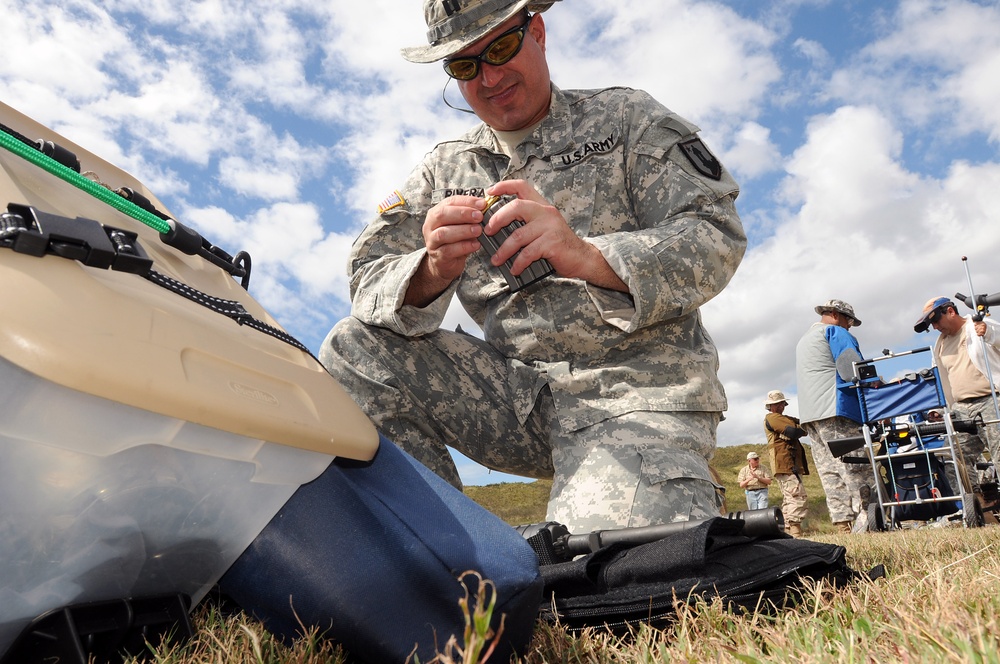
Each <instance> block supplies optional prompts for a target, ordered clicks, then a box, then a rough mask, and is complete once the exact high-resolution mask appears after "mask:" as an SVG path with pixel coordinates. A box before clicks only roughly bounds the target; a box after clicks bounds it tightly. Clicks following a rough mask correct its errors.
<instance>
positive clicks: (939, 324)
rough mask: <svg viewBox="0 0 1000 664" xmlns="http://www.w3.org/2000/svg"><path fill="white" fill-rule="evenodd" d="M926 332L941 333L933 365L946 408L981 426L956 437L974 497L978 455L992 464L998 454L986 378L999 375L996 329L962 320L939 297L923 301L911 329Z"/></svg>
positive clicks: (988, 322) (999, 441)
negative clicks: (996, 372) (985, 454)
mask: <svg viewBox="0 0 1000 664" xmlns="http://www.w3.org/2000/svg"><path fill="white" fill-rule="evenodd" d="M928 326H930V327H933V328H934V329H935V330H937V331H938V332H940V333H941V336H939V337H938V339H937V342H935V344H934V363H935V364H936V365H937V367H938V373H939V374H940V376H941V387H942V389H943V390H944V396H945V399H946V401H947V402H948V406H949V407H950V408H951V411H952V413H954V414H955V415H956V417H959V418H962V419H974V420H976V421H977V422H978V423H979V424H978V427H977V432H976V433H975V434H965V433H958V434H957V439H958V443H959V447H960V448H961V450H962V456H963V459H964V461H965V467H966V472H967V473H968V476H969V480H970V482H971V484H972V489H973V491H974V492H975V493H977V494H978V493H979V492H980V491H979V474H978V472H977V471H976V462H977V461H978V460H979V455H980V454H982V452H983V450H984V449H987V448H988V449H989V453H990V458H991V459H994V460H995V459H997V456H998V454H1000V429H998V427H997V423H996V420H997V413H996V410H997V409H996V405H995V401H994V397H995V390H996V388H995V386H992V385H990V380H989V379H988V378H987V375H988V374H990V373H992V372H991V371H990V367H993V368H996V369H1000V363H998V358H1000V350H998V347H1000V324H998V323H996V322H995V321H993V320H992V319H983V320H978V321H977V320H974V319H973V317H972V316H961V315H959V313H958V309H957V308H956V306H955V303H954V302H952V301H951V300H950V299H948V298H946V297H937V298H933V299H931V300H928V301H927V303H926V304H925V305H924V308H923V311H922V313H921V316H920V318H919V319H918V320H917V323H916V324H915V325H914V326H913V329H914V330H915V331H917V332H924V331H926V330H927V328H928ZM984 341H985V343H983V342H984ZM993 378H994V380H995V379H996V378H997V376H996V375H994V376H993ZM984 422H986V423H984Z"/></svg>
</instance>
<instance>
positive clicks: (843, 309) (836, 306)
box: [813, 300, 861, 327]
mask: <svg viewBox="0 0 1000 664" xmlns="http://www.w3.org/2000/svg"><path fill="white" fill-rule="evenodd" d="M813 310H814V311H815V312H816V313H818V314H819V315H820V316H822V315H823V312H824V311H839V312H840V313H842V314H844V315H845V316H847V317H848V318H850V319H851V320H853V321H854V327H859V326H860V325H861V319H860V318H858V317H857V316H855V315H854V307H852V306H851V305H849V304H848V303H846V302H844V301H843V300H827V301H826V304H817V305H816V307H815V308H814V309H813Z"/></svg>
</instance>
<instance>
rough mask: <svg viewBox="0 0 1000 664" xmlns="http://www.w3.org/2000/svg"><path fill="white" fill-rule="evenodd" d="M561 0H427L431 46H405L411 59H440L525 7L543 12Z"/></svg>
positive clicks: (403, 50) (404, 52)
mask: <svg viewBox="0 0 1000 664" xmlns="http://www.w3.org/2000/svg"><path fill="white" fill-rule="evenodd" d="M556 2H558V0H541V1H539V0H424V20H425V21H426V22H427V42H428V44H429V45H428V46H413V47H410V48H404V49H402V53H403V57H404V58H406V59H407V60H409V61H410V62H419V63H427V62H436V61H438V60H443V59H444V58H447V57H448V56H451V55H454V54H456V53H458V52H459V51H461V50H463V49H465V48H467V47H468V46H469V45H471V44H475V43H476V42H477V41H479V40H480V39H482V38H483V37H484V36H485V35H487V34H489V33H490V32H492V31H493V30H494V29H496V27H497V26H499V25H500V24H501V23H503V22H504V21H506V20H507V19H509V18H510V17H511V16H513V15H515V14H516V13H518V12H519V11H521V10H522V9H524V8H525V7H527V8H528V11H531V12H543V11H545V10H546V9H548V8H549V7H551V6H552V5H554V4H555V3H556Z"/></svg>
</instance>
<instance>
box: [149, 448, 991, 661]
mask: <svg viewBox="0 0 1000 664" xmlns="http://www.w3.org/2000/svg"><path fill="white" fill-rule="evenodd" d="M750 449H756V451H758V452H761V449H760V448H756V447H751V446H741V447H736V448H722V449H720V450H719V454H718V456H717V457H716V459H715V461H714V465H715V467H716V469H717V470H718V472H719V474H720V476H721V477H722V480H723V483H724V484H726V486H727V489H728V493H729V495H730V497H731V498H730V505H729V506H728V507H729V509H730V510H733V509H742V508H743V507H744V505H745V503H743V500H742V498H743V497H742V492H740V491H739V489H738V487H735V477H736V472H738V470H739V468H740V466H742V464H743V463H744V461H745V457H746V453H747V451H749V450H750ZM814 485H815V486H814ZM734 487H735V488H734ZM807 490H808V492H809V494H810V496H811V497H812V498H811V501H810V515H811V516H810V519H809V520H808V521H807V522H806V534H807V536H808V537H810V538H811V539H815V540H817V541H824V542H833V543H837V544H841V545H843V546H845V547H846V548H847V551H848V563H849V564H850V565H851V566H852V567H853V568H854V569H857V570H862V571H864V570H868V569H870V568H871V567H873V566H875V565H877V564H884V565H885V566H886V568H887V570H888V575H887V577H886V578H883V579H879V580H877V581H873V582H863V583H857V584H854V585H852V586H850V587H848V588H846V589H841V590H837V591H833V590H831V589H830V588H828V587H825V586H823V585H813V586H812V587H811V589H810V592H809V593H808V594H807V596H806V599H805V601H804V602H803V603H802V604H801V605H799V606H798V607H796V608H794V609H790V610H787V611H783V612H781V613H779V614H777V615H774V616H765V615H759V614H758V615H748V616H741V615H735V614H731V613H728V612H726V611H724V610H723V609H722V607H721V604H719V603H718V602H715V603H711V604H705V603H701V604H700V605H696V606H692V607H681V608H680V609H678V612H677V619H676V621H675V622H674V624H673V625H672V626H671V627H669V628H666V629H663V630H655V629H649V628H646V627H643V628H640V629H638V630H636V632H635V633H634V634H633V635H632V636H631V638H628V639H618V638H615V637H612V636H610V635H608V634H607V633H605V632H602V631H599V630H588V631H584V632H582V633H575V634H573V635H570V634H569V633H568V632H567V631H566V630H564V629H563V628H561V627H559V626H552V625H546V624H541V623H540V624H539V625H538V626H537V628H536V631H535V635H534V639H533V641H532V643H531V645H530V646H529V650H528V652H527V653H526V655H525V657H524V658H522V659H521V660H520V662H521V664H549V663H551V662H559V663H565V664H577V663H579V664H585V663H586V664H591V663H593V664H598V663H605V662H606V663H608V664H611V663H614V664H621V663H622V662H639V663H647V662H648V663H654V662H655V663H660V662H662V663H667V662H716V661H721V662H743V663H751V662H850V663H853V662H858V663H860V662H914V663H916V662H921V663H922V662H976V663H979V662H982V663H991V662H997V663H998V664H1000V618H998V616H1000V527H986V528H975V529H963V528H926V529H920V530H900V531H895V532H890V533H868V534H864V535H838V534H834V533H833V529H832V527H830V526H829V519H828V518H827V516H826V511H825V506H824V505H823V498H822V491H821V489H820V487H819V481H818V479H817V478H816V476H815V475H813V476H810V477H809V478H808V481H807ZM467 491H468V493H469V495H470V496H472V497H473V498H474V499H475V500H477V501H478V502H480V503H481V504H483V505H484V506H486V507H487V508H488V509H491V510H492V511H494V512H495V513H497V514H499V515H500V516H501V517H502V518H504V519H505V520H507V521H508V522H509V523H512V524H520V523H529V522H535V521H540V520H542V519H543V517H544V502H545V499H546V496H547V493H548V485H547V483H546V482H534V483H531V484H526V485H521V484H517V485H515V484H504V485H494V486H490V487H469V488H468V490H467ZM771 498H772V504H778V503H779V501H780V493H779V492H778V491H777V490H773V491H772V492H771ZM734 503H735V504H734ZM194 621H195V625H196V634H195V636H194V637H193V638H192V639H191V640H190V641H189V642H188V643H186V644H184V645H183V646H182V647H175V648H168V647H163V648H161V649H159V650H157V651H156V653H155V657H154V661H156V662H158V663H159V664H196V663H197V664H201V663H203V662H212V663H214V662H219V663H226V664H229V663H242V662H247V663H254V664H262V663H265V662H267V663H275V664H285V663H289V664H291V663H295V664H341V663H342V662H347V661H349V660H348V659H347V658H346V657H345V655H344V653H343V652H341V651H340V650H339V649H338V648H337V647H336V646H334V645H331V644H330V643H328V642H326V641H323V640H322V639H320V638H319V637H318V636H317V635H316V633H315V632H313V633H309V634H307V635H306V636H304V637H303V638H300V639H299V640H298V641H297V642H296V643H295V644H293V645H292V646H291V647H288V646H285V645H282V644H280V643H278V642H276V641H274V640H273V639H272V638H271V637H270V636H269V635H268V634H267V632H266V631H264V630H263V628H262V627H261V626H260V625H259V624H258V623H256V622H254V621H253V620H250V619H248V618H246V617H245V616H243V615H242V614H236V615H235V616H225V615H223V614H222V613H221V612H220V611H219V610H218V608H217V607H215V606H213V605H211V604H207V605H203V606H201V607H199V608H198V609H196V611H195V614H194ZM461 639H462V637H461V636H460V638H459V641H460V640H461ZM456 645H457V646H459V649H451V651H446V652H445V653H442V655H441V656H440V657H439V659H438V662H439V663H440V664H451V663H452V662H463V664H464V663H465V662H473V661H476V660H475V659H468V656H469V655H471V653H472V652H473V651H476V652H478V646H474V647H472V648H465V650H464V651H463V650H461V648H462V646H464V645H465V644H462V643H456ZM477 656H478V655H477ZM490 661H491V662H492V661H493V660H490Z"/></svg>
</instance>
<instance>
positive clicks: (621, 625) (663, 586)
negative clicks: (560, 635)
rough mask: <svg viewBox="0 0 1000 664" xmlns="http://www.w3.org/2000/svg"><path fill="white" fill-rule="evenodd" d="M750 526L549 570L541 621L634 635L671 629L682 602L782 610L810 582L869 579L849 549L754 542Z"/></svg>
mask: <svg viewBox="0 0 1000 664" xmlns="http://www.w3.org/2000/svg"><path fill="white" fill-rule="evenodd" d="M742 527H743V522H742V521H739V520H734V519H727V518H723V517H719V518H714V519H708V520H706V521H704V522H703V523H701V524H699V525H698V526H696V527H694V528H691V529H689V530H684V531H682V532H679V533H676V534H672V535H669V536H667V537H664V538H662V539H660V540H656V541H653V542H648V543H644V544H638V545H634V546H629V545H625V544H614V545H611V546H608V547H606V548H603V549H600V550H598V551H596V552H594V553H590V554H587V555H585V556H582V557H580V558H577V559H575V560H572V561H569V562H557V563H552V564H548V565H542V567H541V572H542V578H543V580H544V583H545V586H544V599H543V602H542V607H541V617H542V618H543V619H546V620H549V621H551V622H556V621H558V622H559V623H560V624H561V625H563V626H564V627H566V628H568V629H570V630H578V629H582V628H584V627H593V626H598V627H600V626H603V627H606V628H607V629H609V630H610V631H612V632H614V633H617V634H626V633H628V632H629V631H630V629H631V628H632V627H634V626H637V625H638V624H640V623H647V624H650V625H652V626H654V627H657V626H664V625H666V624H668V623H669V622H670V621H671V620H672V619H673V618H674V616H675V615H676V612H675V603H677V602H680V603H694V602H696V601H697V600H698V599H699V598H703V599H705V600H706V601H711V600H712V599H713V598H714V597H720V598H721V599H722V601H723V602H724V603H725V605H726V607H727V609H729V610H735V611H755V610H763V611H774V610H776V609H780V608H785V607H787V606H791V605H793V604H795V603H796V602H797V601H798V600H799V599H800V598H801V591H802V589H803V587H804V579H816V580H818V579H826V580H828V581H829V582H830V583H831V584H833V585H834V587H841V586H843V585H844V584H846V583H848V582H849V581H851V580H853V579H855V578H857V577H860V576H866V575H861V574H859V573H857V572H855V571H854V570H852V569H851V568H850V567H848V565H847V563H846V561H845V554H846V550H845V549H844V547H842V546H838V545H834V544H824V543H821V542H812V541H809V540H804V539H793V538H791V537H790V536H788V535H784V534H781V535H777V536H774V537H769V538H764V537H747V536H745V535H743V534H741V532H742ZM880 574H881V572H879V573H878V574H875V571H874V570H873V571H872V572H870V573H869V575H867V577H868V578H874V577H875V576H878V575H880Z"/></svg>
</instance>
